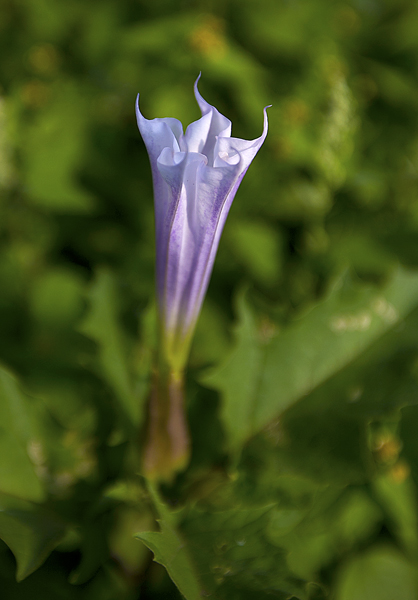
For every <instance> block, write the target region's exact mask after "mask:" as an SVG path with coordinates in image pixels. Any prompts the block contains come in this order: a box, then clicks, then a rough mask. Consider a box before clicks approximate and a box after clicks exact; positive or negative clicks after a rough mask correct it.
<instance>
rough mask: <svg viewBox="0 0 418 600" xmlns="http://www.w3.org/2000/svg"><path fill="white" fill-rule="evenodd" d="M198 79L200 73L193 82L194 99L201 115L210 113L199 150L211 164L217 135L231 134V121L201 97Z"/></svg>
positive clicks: (228, 135) (226, 135)
mask: <svg viewBox="0 0 418 600" xmlns="http://www.w3.org/2000/svg"><path fill="white" fill-rule="evenodd" d="M199 79H200V75H199V77H198V78H197V79H196V82H195V84H194V94H195V97H196V101H197V103H198V105H199V108H200V110H201V111H202V115H203V116H206V115H210V127H209V132H208V135H207V138H206V143H205V145H204V146H203V148H202V150H200V152H201V153H202V154H204V155H205V156H207V157H208V164H209V165H213V160H214V149H215V144H216V140H217V138H218V137H230V136H231V121H230V120H229V119H227V118H226V117H224V115H222V114H221V113H220V112H219V111H218V110H217V109H216V108H215V107H214V106H212V105H211V104H209V103H208V102H206V100H205V99H204V98H202V96H201V95H200V93H199V90H198V87H197V84H198V82H199Z"/></svg>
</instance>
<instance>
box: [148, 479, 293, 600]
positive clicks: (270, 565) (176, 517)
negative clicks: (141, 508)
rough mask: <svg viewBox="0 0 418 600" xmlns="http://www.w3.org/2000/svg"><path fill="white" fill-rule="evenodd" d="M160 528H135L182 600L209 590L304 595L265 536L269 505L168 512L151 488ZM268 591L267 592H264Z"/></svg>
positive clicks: (233, 598)
mask: <svg viewBox="0 0 418 600" xmlns="http://www.w3.org/2000/svg"><path fill="white" fill-rule="evenodd" d="M151 493H152V495H153V498H154V503H155V505H156V507H157V510H158V512H159V514H160V519H159V521H158V522H159V525H160V532H159V533H157V532H145V533H138V534H137V536H136V537H138V538H139V539H141V540H142V541H143V542H144V543H145V544H146V546H148V548H150V550H152V551H153V552H154V559H155V560H156V561H157V562H159V563H160V564H162V565H164V567H165V568H166V569H167V572H168V573H169V575H170V577H171V579H172V580H173V581H174V583H175V584H176V586H177V587H178V589H179V590H180V591H181V593H182V594H183V595H184V596H185V598H187V600H197V599H198V598H201V597H202V596H212V595H213V597H216V598H218V599H220V600H246V599H247V598H248V600H250V599H252V598H254V594H258V595H257V597H258V598H262V597H264V596H266V597H267V596H269V595H270V594H271V593H273V594H274V595H275V596H276V597H278V598H282V599H285V598H290V597H292V596H293V595H296V594H297V596H296V597H297V598H305V596H304V591H303V585H301V583H300V582H299V581H298V580H297V578H296V577H294V576H293V575H292V574H291V573H290V571H289V569H288V568H287V565H286V558H285V554H284V552H283V550H281V549H280V548H277V547H275V546H274V545H273V544H272V543H270V541H269V540H268V538H267V526H268V524H269V521H270V518H271V514H272V508H273V505H269V506H263V507H255V508H249V509H235V508H234V509H232V510H226V511H218V512H216V511H215V512H214V511H213V510H200V509H190V510H189V511H187V514H183V513H181V512H178V513H170V512H169V511H168V509H167V508H166V507H165V506H164V504H163V503H162V502H161V500H160V499H159V498H158V496H157V494H156V492H155V490H154V491H151ZM269 597H270V596H269Z"/></svg>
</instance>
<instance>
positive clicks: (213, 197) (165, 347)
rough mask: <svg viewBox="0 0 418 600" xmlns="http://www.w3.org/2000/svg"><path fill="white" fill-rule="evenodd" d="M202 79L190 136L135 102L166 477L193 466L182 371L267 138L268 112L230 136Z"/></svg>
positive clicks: (154, 420) (150, 455)
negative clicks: (147, 204)
mask: <svg viewBox="0 0 418 600" xmlns="http://www.w3.org/2000/svg"><path fill="white" fill-rule="evenodd" d="M198 81H199V78H198V79H197V81H196V83H195V88H194V92H195V96H196V100H197V103H198V105H199V108H200V110H201V112H202V116H201V118H200V119H199V120H197V121H195V122H193V123H191V124H190V125H189V126H188V127H187V129H186V132H185V133H183V126H182V124H181V123H180V121H178V120H177V119H173V118H157V119H152V120H148V119H146V118H145V117H143V116H142V114H141V111H140V109H139V103H138V99H137V103H136V116H137V121H138V127H139V131H140V133H141V135H142V138H143V140H144V143H145V146H146V148H147V151H148V155H149V159H150V163H151V170H152V178H153V186H154V204H155V227H156V279H157V302H158V315H159V330H160V331H159V333H160V337H159V344H160V347H159V359H158V365H157V368H156V377H155V381H154V384H153V389H152V392H151V400H150V410H149V418H148V441H147V443H146V448H145V471H146V473H147V474H148V475H149V476H151V475H152V476H153V477H159V478H166V479H168V478H169V477H170V476H171V475H172V473H173V472H174V471H175V470H178V469H179V468H182V466H184V464H185V462H187V461H186V457H187V456H188V434H187V426H186V424H185V419H184V414H183V413H184V408H183V395H184V394H183V387H182V382H183V375H182V374H183V370H184V367H185V364H186V361H187V356H188V353H189V347H190V342H191V339H192V335H193V332H194V329H195V325H196V321H197V318H198V316H199V312H200V309H201V306H202V302H203V299H204V296H205V293H206V289H207V287H208V283H209V278H210V275H211V272H212V268H213V263H214V260H215V255H216V251H217V248H218V244H219V240H220V237H221V233H222V230H223V227H224V225H225V221H226V218H227V215H228V212H229V209H230V207H231V204H232V201H233V199H234V196H235V194H236V192H237V190H238V187H239V184H240V183H241V180H242V178H243V177H244V175H245V173H246V171H247V169H248V167H249V166H250V164H251V162H252V160H253V158H254V157H255V155H256V154H257V152H258V150H259V149H260V147H261V145H262V144H263V142H264V140H265V137H266V135H267V114H266V109H264V127H263V133H262V135H261V136H260V137H259V138H257V139H255V140H241V139H238V138H234V137H231V122H230V121H229V120H228V119H227V118H226V117H224V116H223V115H222V114H221V113H220V112H219V111H218V110H217V109H216V108H215V107H213V106H211V105H210V104H208V102H206V100H204V99H203V98H202V96H201V95H200V93H199V90H198V87H197V84H198ZM138 98H139V96H138Z"/></svg>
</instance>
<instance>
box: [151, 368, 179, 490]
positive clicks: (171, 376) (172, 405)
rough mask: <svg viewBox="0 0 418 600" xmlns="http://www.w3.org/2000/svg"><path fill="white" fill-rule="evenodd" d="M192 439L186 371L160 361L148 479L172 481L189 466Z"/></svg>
mask: <svg viewBox="0 0 418 600" xmlns="http://www.w3.org/2000/svg"><path fill="white" fill-rule="evenodd" d="M189 457H190V438H189V431H188V427H187V421H186V415H185V402H184V373H183V371H180V372H177V371H173V370H172V369H170V368H169V367H168V366H166V365H164V364H161V362H160V364H159V366H158V369H156V371H155V372H154V375H153V382H152V388H151V394H150V399H149V407H148V423H147V432H146V441H145V448H144V455H143V469H144V474H145V475H146V477H148V479H152V480H160V481H171V480H172V479H173V477H174V475H175V474H176V473H177V472H178V471H181V470H182V469H183V468H185V466H186V465H187V463H188V461H189Z"/></svg>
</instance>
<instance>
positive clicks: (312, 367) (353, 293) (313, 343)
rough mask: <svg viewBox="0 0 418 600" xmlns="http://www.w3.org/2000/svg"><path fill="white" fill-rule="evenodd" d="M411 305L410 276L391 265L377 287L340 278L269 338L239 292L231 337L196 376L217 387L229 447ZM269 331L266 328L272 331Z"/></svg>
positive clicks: (416, 295)
mask: <svg viewBox="0 0 418 600" xmlns="http://www.w3.org/2000/svg"><path fill="white" fill-rule="evenodd" d="M417 304H418V275H417V274H415V273H413V272H407V271H403V270H401V269H399V270H398V271H397V272H396V274H395V275H394V277H393V278H392V279H391V281H390V282H389V284H388V285H387V286H386V287H385V288H383V289H379V290H376V289H373V288H371V287H369V286H367V287H364V286H359V285H357V286H354V285H353V284H351V283H349V282H347V281H343V280H340V281H339V282H337V284H336V285H334V288H333V289H332V291H331V293H330V294H329V295H328V297H327V298H325V300H322V301H321V302H319V303H318V304H317V305H316V306H315V307H314V308H313V309H312V310H310V311H309V312H308V313H307V314H305V315H303V316H301V317H300V318H299V319H297V320H295V321H294V322H293V323H291V324H290V325H289V326H288V327H286V328H285V329H283V331H281V332H279V333H278V334H277V335H273V336H272V338H271V339H269V337H267V339H266V336H265V335H264V334H263V333H264V332H263V329H260V328H257V326H256V323H255V321H254V318H253V316H252V314H251V311H250V309H249V307H248V306H247V304H246V302H245V300H244V298H243V297H242V296H241V298H240V299H239V317H240V323H239V326H238V329H237V334H236V335H237V343H236V346H235V349H234V351H233V352H232V354H231V356H230V357H229V359H228V360H227V361H226V362H225V363H224V364H223V365H221V367H219V368H218V369H217V370H216V371H215V372H213V373H211V374H210V375H207V376H205V377H204V379H203V381H204V383H206V384H208V385H210V386H211V387H214V388H216V389H218V390H219V391H220V392H221V393H222V397H223V406H222V412H221V416H222V421H223V424H224V426H225V428H226V430H227V432H228V435H229V438H230V442H231V445H232V446H233V447H235V448H237V447H239V445H240V444H241V443H242V442H243V441H244V440H245V439H246V438H248V437H249V436H251V435H252V434H254V433H256V432H257V431H259V430H260V429H262V428H263V427H264V426H265V425H266V424H267V423H268V422H269V421H271V420H272V419H273V418H274V417H275V416H277V415H279V414H280V413H282V412H283V411H284V410H285V409H287V408H288V407H289V406H291V405H292V404H293V403H294V402H296V401H297V400H298V399H300V398H301V397H302V396H304V395H306V394H307V393H308V392H310V391H311V390H312V389H314V388H315V387H317V386H318V385H319V384H320V383H322V382H323V381H325V380H326V379H327V378H329V377H330V376H331V375H333V374H335V373H337V372H338V371H339V370H341V369H342V368H343V367H345V366H347V365H348V364H349V363H351V361H353V360H354V359H355V358H356V357H358V356H359V355H360V354H361V353H362V352H363V351H364V350H365V349H367V347H368V346H370V345H371V344H372V343H373V342H375V341H376V340H378V339H379V338H380V337H381V336H382V335H383V334H384V333H385V332H387V331H388V330H389V329H390V328H391V327H393V326H394V325H396V324H398V323H399V322H400V321H401V320H402V319H403V318H404V317H405V316H406V315H407V314H408V313H409V312H410V311H411V310H412V309H413V308H414V307H415V306H416V305H417ZM273 333H274V332H273Z"/></svg>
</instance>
